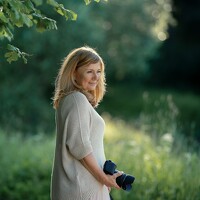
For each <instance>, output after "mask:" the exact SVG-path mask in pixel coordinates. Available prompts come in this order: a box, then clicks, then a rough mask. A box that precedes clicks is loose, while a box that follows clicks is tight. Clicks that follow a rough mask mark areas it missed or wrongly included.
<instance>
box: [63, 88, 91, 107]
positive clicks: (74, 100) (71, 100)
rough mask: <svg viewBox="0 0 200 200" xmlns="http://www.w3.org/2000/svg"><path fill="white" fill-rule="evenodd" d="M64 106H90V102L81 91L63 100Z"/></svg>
mask: <svg viewBox="0 0 200 200" xmlns="http://www.w3.org/2000/svg"><path fill="white" fill-rule="evenodd" d="M62 104H64V105H65V106H66V104H68V105H71V106H73V105H87V104H89V101H88V99H87V97H86V96H85V95H84V94H83V93H81V92H79V91H74V92H72V93H70V94H68V95H66V96H65V97H64V98H63V101H62Z"/></svg>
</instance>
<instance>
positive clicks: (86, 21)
mask: <svg viewBox="0 0 200 200" xmlns="http://www.w3.org/2000/svg"><path fill="white" fill-rule="evenodd" d="M58 2H60V3H63V4H64V5H65V6H66V7H67V8H69V9H71V10H73V11H75V12H76V13H77V14H78V18H77V20H76V21H67V22H66V20H65V19H64V18H62V17H61V16H59V15H58V14H56V13H55V12H54V11H53V10H51V9H49V7H48V6H46V7H45V6H41V10H43V12H44V13H46V14H47V16H50V17H51V18H53V19H55V20H56V21H57V26H58V30H52V31H48V32H44V33H38V32H36V31H35V30H34V28H30V29H28V28H19V29H16V30H15V32H14V35H15V36H14V40H13V44H14V45H15V46H17V47H19V48H20V49H21V50H23V51H25V52H27V53H29V54H31V56H30V57H29V58H28V63H27V64H24V63H23V61H17V62H13V63H11V64H9V63H8V62H6V60H5V59H4V55H3V54H4V48H3V47H4V45H5V43H6V41H1V43H2V45H1V52H0V54H1V55H0V57H1V59H0V100H1V105H0V147H1V152H0V157H1V159H0V167H1V170H0V177H1V179H0V199H1V200H18V199H27V200H32V199H34V200H36V199H38V200H43V199H49V187H50V186H49V185H50V174H51V166H52V159H53V150H54V144H55V123H54V110H53V108H52V100H51V97H52V96H53V92H54V81H55V77H56V75H57V72H58V69H59V67H60V64H61V61H62V59H63V58H64V57H65V56H66V55H67V54H68V53H69V51H71V50H72V49H73V48H77V47H80V46H83V45H89V46H91V47H93V48H96V49H97V51H98V52H99V53H100V55H101V56H102V57H103V59H104V61H105V64H106V78H107V93H106V95H105V98H104V100H103V101H102V102H101V104H100V106H99V107H98V108H97V110H98V112H99V113H100V114H101V115H102V116H103V118H104V119H105V121H106V124H107V129H106V133H105V148H106V155H107V158H108V159H111V160H113V161H114V162H116V163H117V165H118V167H119V168H120V169H121V170H123V171H124V172H127V173H130V174H133V175H134V176H135V177H136V181H135V183H134V186H133V189H132V190H131V192H129V193H127V192H125V191H114V190H113V192H112V195H113V197H114V199H119V200H120V199H122V200H125V199H127V200H130V199H143V200H145V199H150V200H151V199H157V200H161V199H166V200H169V199H172V200H177V199H180V200H182V199H189V200H190V199H191V200H195V199H198V198H199V196H200V180H199V179H198V173H199V169H200V156H199V142H200V37H199V35H200V26H199V24H200V2H199V1H197V0H196V1H195V0H193V1H186V0H171V1H170V0H148V1H147V0H124V1H120V0H115V1H113V0H109V1H108V2H104V1H101V2H99V3H96V2H92V3H91V4H89V5H88V6H86V5H85V3H84V1H81V0H80V1H64V0H60V1H58ZM111 150H112V151H111Z"/></svg>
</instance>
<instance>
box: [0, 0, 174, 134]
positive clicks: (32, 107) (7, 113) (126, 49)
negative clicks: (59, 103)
mask: <svg viewBox="0 0 200 200" xmlns="http://www.w3.org/2000/svg"><path fill="white" fill-rule="evenodd" d="M60 2H62V4H63V5H64V7H68V8H70V9H71V10H75V11H76V12H77V13H78V18H77V20H76V21H75V22H74V21H70V20H69V21H68V22H67V23H66V20H65V18H64V17H60V16H59V15H58V14H57V13H56V12H54V10H53V9H48V7H47V6H45V4H44V5H43V6H42V5H41V6H40V7H38V8H41V13H45V16H48V17H49V18H51V19H54V20H55V21H56V22H57V23H56V24H57V26H58V27H59V28H58V30H55V29H54V30H52V31H46V32H44V33H42V34H41V33H40V32H35V31H33V30H32V28H31V29H30V28H17V29H15V32H14V35H15V39H14V40H13V46H16V47H17V48H15V50H17V51H10V50H9V54H7V55H8V56H9V57H8V58H9V59H14V58H15V56H16V54H17V55H21V53H22V52H21V53H20V52H18V50H20V49H23V52H28V53H29V54H30V55H31V56H30V57H29V62H28V64H26V65H25V64H24V63H23V62H21V61H19V62H12V63H11V65H10V64H8V63H7V62H5V61H4V60H3V59H1V60H0V77H1V78H0V90H1V94H0V97H1V101H2V107H1V110H0V114H1V115H0V123H1V127H2V128H4V129H6V130H7V131H11V129H12V130H18V131H23V132H24V133H27V132H32V133H34V132H37V131H36V130H38V129H39V130H41V129H43V130H44V131H47V132H48V131H49V130H52V129H54V123H53V120H54V118H53V110H52V108H51V97H52V95H53V90H54V86H53V83H54V79H55V77H56V74H57V71H58V68H59V67H60V62H61V60H62V59H63V58H64V57H65V56H66V54H67V53H68V52H69V51H71V50H72V49H73V48H76V47H80V46H83V45H85V44H86V45H89V46H92V47H94V48H97V50H98V52H99V53H100V54H101V55H102V57H103V59H104V60H105V63H106V73H107V79H108V80H111V79H116V78H118V79H119V78H124V79H126V77H127V76H131V77H132V78H138V77H142V76H143V75H144V74H145V73H148V69H147V65H146V61H145V60H146V59H147V57H148V56H150V54H152V55H153V54H154V52H155V50H156V47H157V46H158V45H159V43H160V41H159V40H158V39H156V38H157V33H156V32H155V31H154V28H155V27H158V24H160V22H159V21H162V24H166V23H167V22H165V20H164V19H163V17H160V18H156V17H155V16H153V15H152V12H157V13H159V16H163V15H164V13H165V14H166V15H167V16H168V15H169V14H170V13H169V12H166V11H165V10H163V8H164V7H163V6H164V5H168V3H167V2H168V1H167V0H166V1H163V2H165V3H164V4H159V3H157V1H155V0H151V1H150V2H151V3H147V1H143V0H142V1H141V0H140V1H132V0H131V1H130V0H128V1H125V2H126V3H125V2H124V3H122V2H121V1H119V0H116V1H113V2H111V1H108V3H106V2H105V1H102V3H100V4H97V3H93V4H92V3H91V4H90V6H85V3H84V2H83V1H60ZM88 2H89V1H88ZM103 2H104V3H103ZM145 2H146V3H145ZM153 5H154V6H153ZM131 8H133V10H134V12H132V10H131ZM116 10H118V12H116ZM161 13H162V14H161ZM129 17H130V18H132V19H133V20H130V21H127V22H126V23H125V21H124V20H125V19H128V18H129ZM161 19H162V20H161ZM136 25H137V26H136ZM34 26H35V25H34ZM145 27H149V30H148V31H146V28H145ZM164 29H165V27H164V26H163V27H160V28H159V29H158V30H159V31H161V30H163V31H164ZM122 30H126V31H123V32H121V31H122ZM121 33H122V34H121ZM122 36H123V37H122ZM123 38H128V40H129V41H128V42H124V40H123ZM132 41H133V42H132ZM147 41H148V42H147ZM3 42H4V44H6V42H5V40H4V41H3ZM129 42H130V44H129ZM126 44H129V45H127V46H126ZM121 47H123V51H122V50H121ZM145 52H146V53H145ZM0 53H1V52H0ZM5 53H6V52H5ZM22 54H23V53H22ZM144 54H145V55H144ZM10 55H11V56H10ZM0 57H3V55H2V56H1V55H0ZM25 59H26V56H25ZM10 61H11V60H10ZM136 62H137V64H136ZM122 66H123V67H122ZM122 70H123V71H124V72H123V73H121V71H122ZM136 71H137V73H136ZM120 74H121V75H120ZM125 74H126V75H127V76H126V75H125ZM11 97H12V98H11ZM47 129H48V130H47Z"/></svg>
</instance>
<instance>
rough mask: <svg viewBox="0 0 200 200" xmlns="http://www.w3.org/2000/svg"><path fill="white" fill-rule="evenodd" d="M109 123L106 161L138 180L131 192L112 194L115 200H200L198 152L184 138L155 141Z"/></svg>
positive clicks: (168, 135)
mask: <svg viewBox="0 0 200 200" xmlns="http://www.w3.org/2000/svg"><path fill="white" fill-rule="evenodd" d="M106 121H107V131H106V136H105V141H106V146H105V148H106V155H107V159H111V160H113V161H114V162H115V163H116V164H117V165H118V169H119V170H122V171H124V172H125V173H129V174H132V175H134V176H135V177H136V180H135V182H134V184H133V188H132V190H131V191H130V192H126V191H123V190H120V191H117V190H113V191H112V194H113V197H114V199H115V200H124V199H127V200H128V199H131V200H132V199H133V200H135V199H138V200H139V199H140V200H141V199H142V200H155V199H158V200H161V199H162V200H164V199H166V200H184V199H187V200H198V199H199V196H200V179H199V177H198V174H199V170H200V157H199V152H195V151H192V148H191V147H188V146H187V143H186V141H185V139H184V138H179V137H178V136H177V135H176V136H175V134H171V133H166V134H164V135H162V136H160V137H154V138H153V137H151V136H152V135H151V136H150V135H148V134H147V133H144V132H143V131H141V130H137V129H135V128H134V127H131V126H129V125H127V124H126V123H125V122H124V121H121V120H112V119H111V118H109V117H106ZM155 138H156V139H155ZM176 145H177V148H178V149H177V148H176Z"/></svg>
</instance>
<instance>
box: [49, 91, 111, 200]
mask: <svg viewBox="0 0 200 200" xmlns="http://www.w3.org/2000/svg"><path fill="white" fill-rule="evenodd" d="M56 125H57V137H56V148H55V157H54V164H53V170H52V182H51V199H52V200H109V199H110V198H109V193H108V189H107V187H106V186H105V185H102V184H101V183H99V182H98V181H97V180H96V179H95V178H94V177H93V176H92V175H91V173H90V172H89V171H88V170H87V169H86V168H85V167H84V166H83V165H82V164H81V163H80V161H79V160H80V159H82V158H84V157H85V156H87V155H88V154H90V153H91V152H92V153H93V155H94V157H95V158H96V160H97V162H98V164H99V166H100V167H101V168H102V167H103V164H104V162H105V154H104V147H103V135H104V126H105V123H104V121H103V119H102V118H101V116H100V115H99V114H98V113H97V112H96V111H95V110H94V108H93V107H92V106H91V104H90V103H89V102H88V100H87V98H86V96H85V95H84V94H82V93H80V92H73V93H71V94H69V95H67V96H66V97H64V98H63V99H62V100H61V102H60V106H59V108H58V109H57V110H56Z"/></svg>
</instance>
